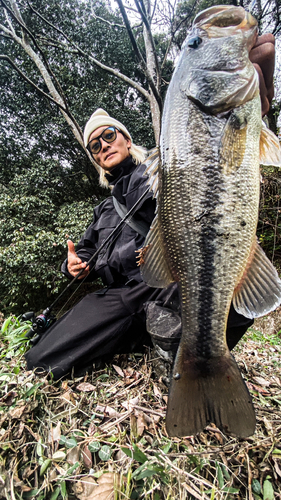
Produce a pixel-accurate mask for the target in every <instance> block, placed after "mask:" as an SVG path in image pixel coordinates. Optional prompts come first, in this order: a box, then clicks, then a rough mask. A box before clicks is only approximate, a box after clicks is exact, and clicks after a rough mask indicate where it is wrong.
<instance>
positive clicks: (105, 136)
mask: <svg viewBox="0 0 281 500" xmlns="http://www.w3.org/2000/svg"><path fill="white" fill-rule="evenodd" d="M116 130H118V132H121V130H119V128H117V127H108V128H106V129H105V130H104V131H103V132H102V133H101V134H100V135H98V137H95V138H94V139H92V140H91V141H90V142H89V143H88V145H87V149H88V151H89V152H90V153H91V155H97V154H98V153H99V152H100V150H101V141H100V138H102V140H103V141H105V142H108V144H111V143H112V142H114V141H115V139H116V137H117V133H116ZM121 133H122V132H121Z"/></svg>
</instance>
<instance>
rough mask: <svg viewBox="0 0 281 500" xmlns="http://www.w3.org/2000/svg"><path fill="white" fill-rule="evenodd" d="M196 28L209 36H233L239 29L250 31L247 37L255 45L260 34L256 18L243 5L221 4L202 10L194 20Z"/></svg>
mask: <svg viewBox="0 0 281 500" xmlns="http://www.w3.org/2000/svg"><path fill="white" fill-rule="evenodd" d="M193 26H194V28H199V29H202V30H204V31H206V32H207V34H208V37H209V38H217V37H225V36H231V35H234V34H235V33H237V31H243V32H249V34H247V37H248V38H249V39H250V40H251V42H250V43H251V46H250V47H249V49H250V48H251V47H252V46H253V45H254V43H255V40H256V37H257V34H258V23H257V21H256V19H255V18H254V17H253V16H252V15H251V14H250V12H247V11H246V10H245V9H244V8H243V7H234V6H229V5H219V6H214V7H210V8H209V9H206V10H203V11H202V12H200V13H199V14H198V15H197V16H196V17H195V19H194V21H193Z"/></svg>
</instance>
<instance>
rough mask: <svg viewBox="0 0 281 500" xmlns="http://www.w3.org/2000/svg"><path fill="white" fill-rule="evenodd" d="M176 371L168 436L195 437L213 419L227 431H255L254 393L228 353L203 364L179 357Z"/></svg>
mask: <svg viewBox="0 0 281 500" xmlns="http://www.w3.org/2000/svg"><path fill="white" fill-rule="evenodd" d="M206 367H207V371H206ZM173 373H174V376H173V379H172V382H171V386H170V391H169V399H168V408H167V415H166V428H167V432H168V434H169V436H178V437H183V436H192V435H194V434H197V433H198V432H201V431H203V430H204V429H205V427H206V426H207V425H208V424H210V423H211V422H213V423H214V424H215V425H216V426H217V427H218V428H219V429H221V431H222V432H224V433H226V434H234V435H236V436H239V437H241V438H246V437H248V436H251V435H252V434H254V432H255V424H256V419H255V412H254V408H253V404H252V401H251V396H250V394H249V391H248V389H247V387H246V384H245V382H244V381H243V379H242V377H241V374H240V372H239V369H238V366H237V364H236V361H235V359H234V358H233V357H232V356H231V354H230V353H229V352H227V353H226V354H225V356H220V357H218V358H212V359H209V360H204V362H202V367H200V364H198V363H197V362H196V360H194V358H193V359H192V360H191V361H187V360H185V361H184V362H177V360H176V362H175V368H174V372H173Z"/></svg>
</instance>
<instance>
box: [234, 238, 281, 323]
mask: <svg viewBox="0 0 281 500" xmlns="http://www.w3.org/2000/svg"><path fill="white" fill-rule="evenodd" d="M232 301H233V306H234V308H235V310H236V311H237V312H238V313H239V314H243V316H246V317H247V318H252V319H253V318H259V317H260V316H264V315H265V314H268V313H269V312H271V311H274V310H275V309H276V308H277V307H278V306H279V305H280V304H281V280H280V278H279V276H278V273H277V271H276V269H275V267H274V266H273V264H272V263H271V262H270V260H269V259H268V257H267V256H266V254H265V253H264V251H263V250H262V248H261V247H260V245H259V243H258V241H257V240H256V241H255V243H254V245H253V249H252V252H251V255H250V259H249V262H248V265H247V267H246V269H245V272H244V274H243V276H242V279H241V281H240V283H239V284H238V286H237V287H236V288H235V290H234V294H233V300H232Z"/></svg>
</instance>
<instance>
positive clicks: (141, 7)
mask: <svg viewBox="0 0 281 500" xmlns="http://www.w3.org/2000/svg"><path fill="white" fill-rule="evenodd" d="M135 4H136V6H137V8H138V10H139V13H140V15H141V18H142V21H143V23H144V25H145V27H146V29H147V34H148V37H149V41H150V43H151V47H152V52H153V55H154V62H155V68H156V73H157V80H158V81H157V83H158V85H159V80H160V68H159V63H158V58H157V53H156V48H155V45H154V40H153V36H152V33H151V26H150V23H149V22H148V15H147V11H146V8H145V5H144V3H143V1H142V0H141V4H142V5H140V2H139V0H135Z"/></svg>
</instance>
